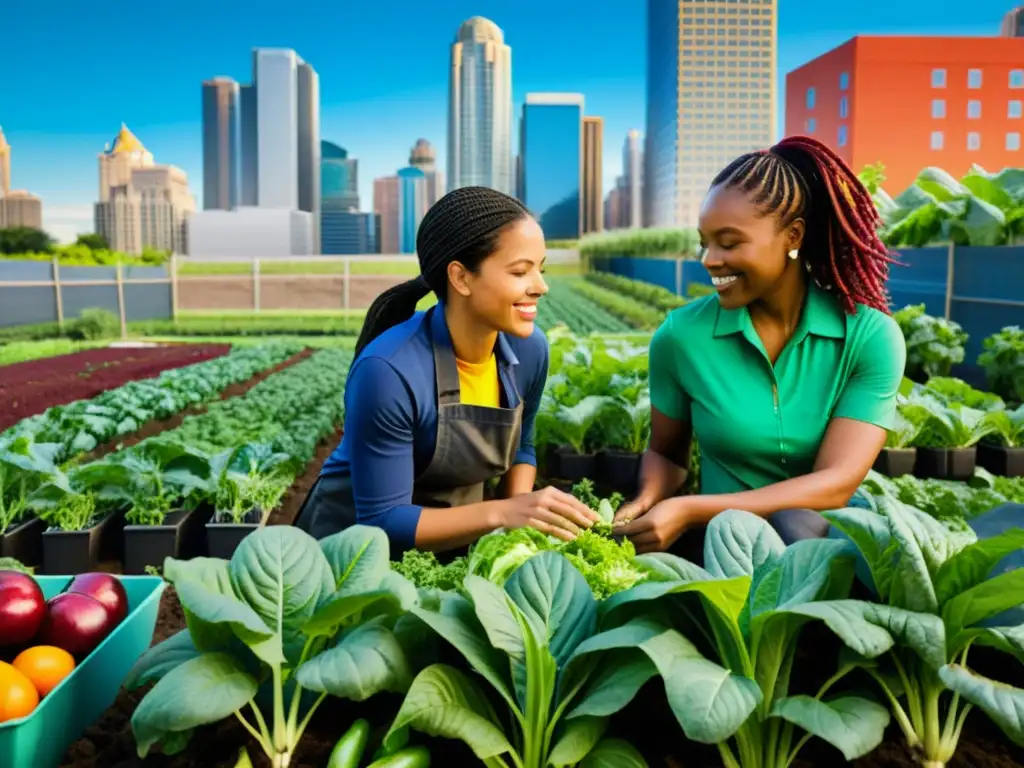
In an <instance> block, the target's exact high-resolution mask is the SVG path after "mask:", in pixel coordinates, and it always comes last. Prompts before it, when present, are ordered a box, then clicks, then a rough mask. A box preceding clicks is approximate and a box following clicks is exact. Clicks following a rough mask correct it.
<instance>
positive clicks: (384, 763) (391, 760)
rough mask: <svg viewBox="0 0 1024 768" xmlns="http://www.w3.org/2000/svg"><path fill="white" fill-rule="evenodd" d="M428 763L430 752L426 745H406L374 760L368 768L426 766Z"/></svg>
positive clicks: (417, 767) (413, 767) (418, 767)
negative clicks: (391, 753)
mask: <svg viewBox="0 0 1024 768" xmlns="http://www.w3.org/2000/svg"><path fill="white" fill-rule="evenodd" d="M429 765H430V752H429V751H427V748H426V747H407V748H405V749H400V750H398V751H397V752H395V753H394V754H393V755H388V756H387V757H382V758H381V759H380V760H375V761H374V762H372V763H370V765H369V766H368V768H428V766H429Z"/></svg>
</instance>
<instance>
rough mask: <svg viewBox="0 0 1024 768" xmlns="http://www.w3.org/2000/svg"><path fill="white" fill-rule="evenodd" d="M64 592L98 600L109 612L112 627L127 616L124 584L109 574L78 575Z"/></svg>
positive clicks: (126, 595)
mask: <svg viewBox="0 0 1024 768" xmlns="http://www.w3.org/2000/svg"><path fill="white" fill-rule="evenodd" d="M64 591H65V592H74V593H77V594H79V595H88V596H89V597H91V598H93V599H95V600H99V601H100V602H101V603H103V607H104V608H106V609H107V610H108V611H109V612H110V619H111V622H112V626H116V625H118V624H120V623H121V622H122V621H124V617H125V616H127V615H128V593H127V592H125V589H124V584H122V583H121V580H120V579H119V578H117V577H116V576H111V575H110V574H109V573H82V574H79V575H78V576H75V578H73V579H72V580H71V583H70V584H68V586H67V589H65V590H64Z"/></svg>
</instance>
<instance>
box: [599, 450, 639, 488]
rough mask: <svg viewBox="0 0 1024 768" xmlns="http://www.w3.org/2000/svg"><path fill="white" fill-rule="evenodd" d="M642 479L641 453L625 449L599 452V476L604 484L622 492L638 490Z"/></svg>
mask: <svg viewBox="0 0 1024 768" xmlns="http://www.w3.org/2000/svg"><path fill="white" fill-rule="evenodd" d="M639 479H640V454H639V453H627V452H625V451H603V452H601V453H599V454H597V476H596V478H595V480H598V481H599V482H600V484H601V485H602V486H606V487H608V488H612V489H614V490H616V491H619V492H620V493H624V494H627V495H628V494H630V493H633V492H634V491H636V486H637V482H638V481H639Z"/></svg>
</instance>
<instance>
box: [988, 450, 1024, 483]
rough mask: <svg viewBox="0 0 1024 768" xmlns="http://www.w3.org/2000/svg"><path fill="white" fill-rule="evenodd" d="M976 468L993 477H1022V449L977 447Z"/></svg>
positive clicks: (1023, 454)
mask: <svg viewBox="0 0 1024 768" xmlns="http://www.w3.org/2000/svg"><path fill="white" fill-rule="evenodd" d="M978 466H979V467H984V468H985V469H987V470H988V471H989V472H991V473H992V474H993V475H1002V476H1004V477H1024V448H1005V447H1003V446H1001V445H986V444H985V443H982V444H980V445H979V446H978Z"/></svg>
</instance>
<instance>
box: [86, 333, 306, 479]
mask: <svg viewBox="0 0 1024 768" xmlns="http://www.w3.org/2000/svg"><path fill="white" fill-rule="evenodd" d="M312 354H313V350H312V349H309V348H308V347H307V348H306V349H304V350H302V351H301V352H299V353H298V354H296V355H293V356H292V357H289V358H288V359H287V360H285V361H284V362H283V363H278V364H277V365H275V366H274V367H273V368H268V369H267V370H265V371H262V372H261V373H257V374H256V375H255V376H253V377H252V378H251V379H247V380H245V381H241V382H238V383H237V384H232V385H230V386H229V387H227V388H226V389H225V390H224V391H223V392H221V393H220V395H218V396H217V399H218V400H229V399H231V398H232V397H241V396H242V395H244V394H245V393H246V392H248V391H249V390H250V389H252V388H253V387H255V386H256V385H257V384H259V383H260V382H261V381H263V380H264V379H266V378H267V377H268V376H272V375H274V374H275V373H277V372H278V371H282V370H284V369H285V368H288V367H290V366H292V365H295V364H296V363H298V362H300V361H301V360H305V359H306V358H307V357H309V356H310V355H312ZM207 405H208V404H199V405H193V406H190V407H188V408H186V409H184V410H182V411H178V412H177V413H175V414H174V415H173V416H168V417H167V418H166V419H153V420H151V421H147V422H146V423H145V424H143V425H142V426H141V427H139V429H137V430H136V431H135V432H132V433H131V434H130V435H122V436H120V437H116V438H114V439H113V440H110V441H109V442H107V443H104V444H103V445H101V446H99V447H98V448H96V449H95V450H94V451H93V452H92V453H90V454H89V455H88V456H86V457H84V458H83V459H82V460H81V463H83V464H84V463H87V462H89V461H95V460H96V459H99V458H102V457H103V456H106V455H107V454H108V453H113V452H114V451H119V450H121V449H122V448H129V447H131V446H133V445H135V444H136V443H141V442H142V441H143V440H145V439H146V438H149V437H153V436H154V435H159V434H160V433H161V432H167V431H170V430H172V429H176V428H177V427H179V426H181V422H183V421H184V420H185V419H186V418H188V417H189V416H195V415H197V414H200V413H203V412H204V411H205V410H206V408H207Z"/></svg>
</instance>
